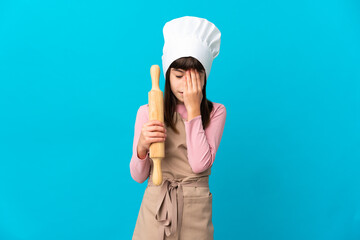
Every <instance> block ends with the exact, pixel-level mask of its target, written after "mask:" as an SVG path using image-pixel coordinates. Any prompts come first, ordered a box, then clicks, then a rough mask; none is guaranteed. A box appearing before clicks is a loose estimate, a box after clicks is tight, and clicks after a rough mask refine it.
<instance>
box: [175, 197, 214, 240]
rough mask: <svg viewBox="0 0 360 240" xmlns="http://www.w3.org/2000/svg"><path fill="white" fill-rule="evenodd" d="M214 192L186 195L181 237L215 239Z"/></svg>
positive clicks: (198, 239) (197, 239)
mask: <svg viewBox="0 0 360 240" xmlns="http://www.w3.org/2000/svg"><path fill="white" fill-rule="evenodd" d="M213 234H214V227H213V224H212V194H211V193H210V192H209V191H208V193H207V194H206V195H200V196H196V197H195V196H184V209H183V220H182V228H181V234H180V237H181V239H189V240H190V239H196V240H201V239H204V240H205V239H206V240H209V239H213Z"/></svg>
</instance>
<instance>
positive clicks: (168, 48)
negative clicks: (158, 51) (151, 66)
mask: <svg viewBox="0 0 360 240" xmlns="http://www.w3.org/2000/svg"><path fill="white" fill-rule="evenodd" d="M163 33H164V41H165V43H164V48H163V55H162V64H163V73H164V77H165V78H166V71H167V70H168V68H169V66H170V65H171V63H172V62H173V61H175V60H177V59H178V58H181V57H188V56H191V57H194V58H196V59H197V60H198V61H199V62H201V64H202V65H203V66H204V68H205V72H206V77H207V78H208V77H209V74H210V69H211V65H212V62H213V60H214V58H215V57H216V56H217V55H219V51H220V37H221V33H220V31H219V29H218V28H217V27H216V26H215V25H214V24H213V23H211V22H209V21H208V20H206V19H204V18H199V17H191V16H185V17H180V18H176V19H173V20H171V21H169V22H167V23H165V26H164V28H163Z"/></svg>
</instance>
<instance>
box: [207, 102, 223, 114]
mask: <svg viewBox="0 0 360 240" xmlns="http://www.w3.org/2000/svg"><path fill="white" fill-rule="evenodd" d="M212 104H213V109H212V110H211V113H210V118H212V117H214V116H219V115H222V116H223V117H226V108H225V106H224V104H221V103H216V102H212Z"/></svg>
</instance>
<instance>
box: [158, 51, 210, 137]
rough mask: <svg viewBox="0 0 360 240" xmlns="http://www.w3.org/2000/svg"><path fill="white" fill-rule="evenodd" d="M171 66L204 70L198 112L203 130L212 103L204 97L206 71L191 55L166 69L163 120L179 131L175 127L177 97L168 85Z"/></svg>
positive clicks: (206, 123)
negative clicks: (201, 95) (201, 96)
mask: <svg viewBox="0 0 360 240" xmlns="http://www.w3.org/2000/svg"><path fill="white" fill-rule="evenodd" d="M171 68H180V69H183V70H188V69H191V68H193V69H196V70H198V71H199V72H204V74H205V82H204V87H203V89H202V94H203V98H202V101H201V104H200V113H201V121H202V125H203V128H204V130H205V129H206V128H207V126H208V125H209V123H210V113H211V111H212V109H213V103H212V102H211V101H209V100H208V99H206V78H207V76H206V72H205V69H204V67H203V65H202V64H201V63H200V62H199V61H198V60H197V59H196V58H193V57H182V58H179V59H177V60H175V61H174V62H172V63H171V65H170V66H169V68H168V70H167V71H166V75H165V76H166V77H165V98H164V122H165V124H166V125H167V126H169V127H171V128H172V129H173V130H174V132H175V133H177V134H178V133H179V131H178V130H177V129H176V127H175V119H174V117H173V116H174V114H175V109H176V104H177V98H176V96H175V95H174V94H173V92H172V91H171V87H170V71H171Z"/></svg>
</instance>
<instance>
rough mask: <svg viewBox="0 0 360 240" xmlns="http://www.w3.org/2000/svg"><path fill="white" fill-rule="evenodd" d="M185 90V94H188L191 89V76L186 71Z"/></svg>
mask: <svg viewBox="0 0 360 240" xmlns="http://www.w3.org/2000/svg"><path fill="white" fill-rule="evenodd" d="M185 89H186V91H187V92H189V91H190V90H191V89H192V82H191V76H190V72H189V71H186V77H185Z"/></svg>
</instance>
